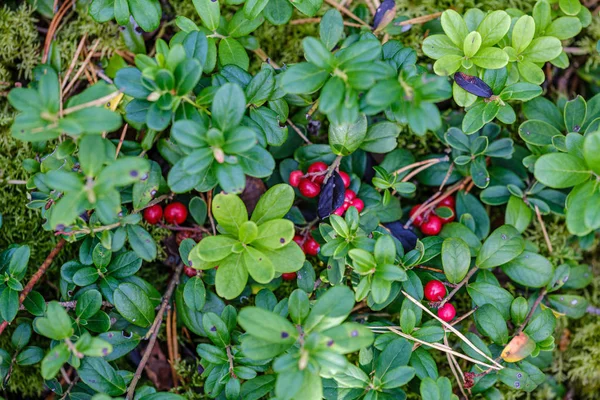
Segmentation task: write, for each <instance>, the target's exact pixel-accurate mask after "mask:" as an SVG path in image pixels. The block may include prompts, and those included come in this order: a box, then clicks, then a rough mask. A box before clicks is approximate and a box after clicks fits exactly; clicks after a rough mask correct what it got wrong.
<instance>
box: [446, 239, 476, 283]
mask: <svg viewBox="0 0 600 400" xmlns="http://www.w3.org/2000/svg"><path fill="white" fill-rule="evenodd" d="M470 264H471V252H470V251H469V246H468V245H467V244H466V243H465V242H464V240H462V239H459V238H448V239H444V242H443V244H442V265H443V266H444V273H445V274H446V278H447V279H448V282H450V283H459V282H460V281H462V280H463V278H464V277H465V276H466V275H467V272H468V271H469V265H470Z"/></svg>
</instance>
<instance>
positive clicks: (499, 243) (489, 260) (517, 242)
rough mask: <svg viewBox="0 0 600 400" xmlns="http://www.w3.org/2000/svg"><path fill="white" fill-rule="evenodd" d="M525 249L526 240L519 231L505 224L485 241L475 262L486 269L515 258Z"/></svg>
mask: <svg viewBox="0 0 600 400" xmlns="http://www.w3.org/2000/svg"><path fill="white" fill-rule="evenodd" d="M524 249H525V241H524V240H523V238H522V237H521V234H520V233H519V231H517V230H516V229H515V228H514V227H513V226H511V225H503V226H501V227H500V228H498V229H496V230H495V231H494V232H492V234H491V235H490V236H489V237H488V238H487V239H486V240H485V242H483V245H482V246H481V250H480V251H479V254H478V255H477V259H476V261H475V264H476V265H477V266H478V267H479V268H484V269H489V268H493V267H497V266H499V265H502V264H505V263H507V262H509V261H511V260H513V259H515V258H516V257H517V256H519V255H520V254H521V253H522V252H523V250H524Z"/></svg>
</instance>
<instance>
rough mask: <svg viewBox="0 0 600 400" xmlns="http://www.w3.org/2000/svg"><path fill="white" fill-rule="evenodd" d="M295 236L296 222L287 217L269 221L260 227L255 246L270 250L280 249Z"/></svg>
mask: <svg viewBox="0 0 600 400" xmlns="http://www.w3.org/2000/svg"><path fill="white" fill-rule="evenodd" d="M293 237H294V223H293V222H292V221H290V220H286V219H275V220H271V221H267V222H265V223H264V224H261V225H260V226H259V227H258V235H257V236H256V238H255V239H254V240H253V241H252V245H253V246H257V247H260V248H264V249H268V250H278V249H281V248H283V247H284V246H286V245H287V244H288V243H290V242H291V240H292V238H293Z"/></svg>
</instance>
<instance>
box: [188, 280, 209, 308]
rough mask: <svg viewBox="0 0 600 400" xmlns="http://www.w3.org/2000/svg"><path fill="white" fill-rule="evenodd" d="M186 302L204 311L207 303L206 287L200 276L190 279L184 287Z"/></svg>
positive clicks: (191, 306)
mask: <svg viewBox="0 0 600 400" xmlns="http://www.w3.org/2000/svg"><path fill="white" fill-rule="evenodd" d="M183 300H184V301H185V304H186V305H187V306H188V307H190V308H191V309H193V310H195V311H202V309H203V308H204V304H205V303H206V289H205V288H204V282H202V278H200V277H199V276H197V277H195V278H191V279H189V280H188V281H187V282H186V283H185V287H184V288H183Z"/></svg>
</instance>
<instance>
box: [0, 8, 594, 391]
mask: <svg viewBox="0 0 600 400" xmlns="http://www.w3.org/2000/svg"><path fill="white" fill-rule="evenodd" d="M56 3H60V1H59V2H55V4H56ZM62 3H63V6H61V8H60V10H67V6H64V4H67V3H68V2H62ZM83 3H86V4H85V5H83V4H82V5H81V6H82V7H84V8H83V10H84V11H83V12H86V13H89V15H91V16H92V18H94V19H95V20H96V21H98V22H102V23H106V24H109V25H111V24H114V22H112V21H113V19H114V20H116V23H117V24H119V25H121V26H123V27H124V30H123V32H124V33H123V34H124V35H126V32H127V29H128V28H126V27H125V26H127V27H131V26H132V24H133V23H135V24H137V26H138V28H141V29H142V30H143V31H145V32H146V33H145V34H144V38H145V39H146V43H145V46H141V45H140V43H137V44H136V43H133V42H131V41H130V42H129V48H128V49H127V50H124V49H113V50H115V54H114V55H112V56H111V55H110V52H109V53H107V54H103V55H102V57H104V56H106V59H105V60H103V63H102V64H100V63H98V64H96V63H95V62H90V60H91V59H92V58H94V57H95V56H96V53H95V49H96V48H95V47H94V48H91V49H87V50H86V53H84V54H88V55H87V56H86V58H85V61H84V62H83V63H82V64H81V63H79V62H78V56H79V53H80V52H81V51H82V48H83V47H84V44H85V37H84V39H83V40H82V41H81V45H80V46H79V48H78V49H77V52H76V54H75V56H74V58H73V60H72V62H71V64H70V65H69V66H68V67H67V68H65V67H66V65H63V64H61V63H60V59H61V54H60V50H58V47H52V46H57V43H56V42H55V41H54V37H53V36H52V34H51V29H48V32H49V33H48V37H47V41H48V47H47V48H46V49H45V52H44V57H43V62H42V63H40V65H39V66H37V67H36V68H35V70H34V73H33V75H32V77H31V80H30V81H29V82H27V84H26V85H22V87H17V88H14V89H12V90H11V91H10V93H8V101H9V102H10V104H11V105H12V107H13V108H14V112H15V113H16V118H15V120H14V123H13V124H12V127H11V132H12V135H13V137H14V138H16V139H18V140H20V141H23V142H27V143H28V146H30V147H28V151H29V150H30V151H31V157H30V158H28V159H26V160H25V161H24V162H23V168H24V170H25V171H26V172H27V173H28V174H29V177H28V179H27V180H26V182H25V187H26V189H27V195H28V200H29V202H28V203H27V207H29V208H30V209H33V210H35V212H37V213H39V215H40V216H41V218H42V219H43V221H44V222H43V224H42V226H41V227H40V228H41V229H39V232H38V233H37V234H38V235H40V236H41V235H46V236H55V237H56V246H55V248H54V249H53V250H52V251H51V252H50V254H48V255H47V258H46V259H45V261H44V262H43V264H42V265H41V266H39V268H38V269H37V270H36V269H35V268H34V266H32V265H30V264H31V262H30V261H29V260H30V255H31V253H32V252H35V251H36V249H35V247H33V246H32V245H26V244H19V243H7V244H2V251H1V252H0V276H1V277H3V279H1V280H0V322H1V324H0V334H3V335H6V336H7V338H8V337H10V340H8V339H7V340H5V341H2V343H3V346H4V348H3V349H0V378H1V385H2V387H3V388H5V389H6V388H10V380H11V377H12V376H13V374H14V371H15V370H17V369H20V368H28V367H29V366H31V365H39V368H38V369H36V370H35V371H36V373H39V374H41V377H42V378H43V379H44V382H45V383H44V385H45V386H44V388H43V389H42V388H40V389H39V391H40V392H42V391H52V392H54V393H55V394H56V396H61V398H62V399H93V400H105V399H111V398H114V399H123V398H125V399H127V400H133V399H136V400H176V399H202V398H216V399H227V400H235V399H245V400H246V399H254V400H258V399H261V398H276V399H278V400H292V399H296V400H313V399H314V400H318V399H322V398H325V399H332V400H333V399H365V400H372V399H404V398H407V397H409V396H410V397H411V398H416V397H417V396H421V398H423V399H426V400H435V399H442V398H444V399H458V398H459V397H464V398H469V397H470V396H482V398H500V397H501V392H503V391H504V392H506V393H510V395H509V397H510V398H512V397H517V396H519V395H520V394H518V393H514V392H516V391H525V392H532V391H534V390H536V388H538V387H540V386H543V387H544V389H543V390H545V391H554V390H555V389H556V388H555V387H554V386H552V385H548V384H546V383H545V382H546V381H547V375H549V374H550V373H551V372H552V365H551V363H552V352H553V350H554V348H555V343H556V342H557V339H558V336H557V334H558V332H557V326H561V323H562V322H561V320H564V319H567V318H581V317H582V316H583V315H584V314H585V313H586V310H587V309H588V305H589V301H588V296H586V295H585V293H582V292H581V289H583V288H585V287H586V286H587V285H589V284H590V283H591V281H592V273H591V271H590V269H589V268H588V267H587V265H585V264H583V263H580V260H581V258H582V257H581V254H582V249H592V248H593V246H594V244H595V243H597V240H596V237H597V233H598V232H600V190H599V188H600V130H599V129H600V95H596V96H594V97H591V98H590V99H589V100H587V101H586V99H585V98H584V97H583V96H581V95H574V94H573V92H572V91H566V90H565V91H563V92H560V93H556V92H555V91H554V90H552V89H553V86H552V85H553V83H552V82H553V77H555V76H557V74H561V72H560V69H561V68H562V69H564V68H567V67H568V66H569V63H570V56H569V54H570V53H572V48H570V47H569V45H570V44H572V42H570V39H572V38H574V37H575V36H577V35H578V34H579V33H580V31H581V30H582V29H583V28H585V27H587V26H588V25H589V24H590V23H591V13H590V11H589V10H588V9H587V8H586V7H585V6H583V5H582V4H580V2H579V1H578V0H560V1H554V0H538V1H537V2H536V3H535V5H533V6H532V7H529V8H527V9H523V10H519V9H515V8H509V9H506V10H498V9H490V8H489V7H487V8H485V9H477V8H473V9H468V10H465V12H464V13H463V14H462V15H461V13H459V12H458V11H456V10H453V9H448V10H444V11H443V12H440V13H436V14H431V15H419V16H416V17H415V18H412V19H406V18H404V17H405V16H403V15H402V12H398V11H397V10H396V6H395V3H394V2H393V1H390V0H385V1H384V2H382V3H381V5H379V1H376V2H374V3H376V5H377V8H376V7H375V5H374V4H373V2H371V1H370V0H369V1H365V2H364V4H362V3H361V2H356V4H354V3H352V4H350V3H349V2H341V3H338V2H336V1H335V0H326V2H325V3H327V5H325V6H324V5H323V2H322V1H320V0H297V1H287V0H246V1H243V0H241V1H238V0H226V1H223V0H194V1H193V6H194V9H195V10H196V11H197V15H191V14H189V13H187V14H186V15H185V16H184V15H179V16H174V15H173V13H172V11H173V10H172V9H170V8H168V12H167V10H165V12H164V14H163V9H165V8H167V7H166V5H167V2H158V1H156V0H143V1H142V0H135V1H134V0H115V1H112V0H111V1H109V0H92V1H91V2H90V1H88V2H83ZM87 3H89V4H87ZM358 3H361V4H358ZM161 4H162V8H161ZM294 8H295V9H297V10H298V11H299V12H301V13H302V14H304V15H306V16H309V17H314V16H318V17H315V18H311V19H308V20H306V19H302V20H294V21H291V22H289V21H290V19H291V18H292V15H293V13H294V12H295V11H294ZM65 12H66V11H58V12H57V14H56V15H55V17H54V18H53V20H52V23H51V25H50V26H51V27H52V30H55V29H56V26H55V25H58V23H59V22H60V20H61V18H63V17H64V13H65ZM297 21H300V22H297ZM288 22H289V23H290V26H292V25H297V24H300V23H309V24H315V27H316V25H317V24H318V30H315V31H314V36H306V37H304V38H303V39H302V46H301V53H302V54H297V57H296V59H297V60H299V61H298V62H294V63H289V64H287V65H281V66H280V65H279V63H278V60H274V59H271V58H269V56H268V55H267V54H265V51H264V50H263V49H262V48H261V43H260V41H259V40H257V39H256V38H255V37H253V36H250V35H251V34H252V33H253V32H257V31H258V30H259V29H266V28H265V25H267V26H268V25H269V24H273V25H282V24H287V23H288ZM420 24H427V35H426V38H424V40H423V41H422V43H418V48H412V47H411V46H412V45H411V44H410V42H408V41H405V40H404V39H405V37H404V36H403V33H404V31H405V30H406V29H413V28H414V29H418V28H417V26H418V25H420ZM277 39H278V43H280V44H279V45H280V46H281V47H285V46H287V44H286V42H285V40H284V39H285V38H277ZM413 44H414V43H413ZM51 47H52V48H51ZM144 47H147V48H148V49H149V51H148V52H147V54H146V52H145V51H143V50H144ZM117 50H118V53H117V52H116V51H117ZM134 53H135V54H134ZM117 57H118V58H117ZM428 57H429V58H431V59H433V60H435V61H434V62H433V63H432V61H431V60H430V59H429V58H428ZM301 58H303V59H304V60H305V61H300V59H301ZM261 60H262V63H261ZM577 62H580V61H579V60H578V61H577ZM76 68H77V72H76V73H75V74H74V75H73V76H72V73H73V71H74V70H75V69H76ZM0 72H1V71H0ZM560 79H563V77H561V76H560V75H559V77H558V78H556V79H555V80H560ZM88 81H89V82H88ZM592 90H597V87H596V88H595V89H592ZM585 93H588V90H587V89H586V92H585ZM569 98H571V100H569ZM552 215H555V216H558V217H563V218H562V219H561V218H554V217H552ZM534 216H535V223H532V221H534ZM7 217H10V215H7ZM0 222H1V220H0ZM550 223H551V224H552V225H550ZM560 224H565V226H566V229H568V231H569V232H570V234H572V237H570V238H569V242H568V246H571V247H573V248H574V249H577V250H573V252H568V251H563V250H562V249H557V248H556V246H558V245H559V244H558V243H554V242H553V240H554V239H553V235H552V233H553V232H552V231H551V229H558V228H556V227H557V226H561V225H560ZM3 229H4V228H3ZM560 245H564V244H563V243H561V244H560ZM575 252H576V255H573V253H575ZM59 253H60V254H61V255H62V256H64V257H65V259H64V262H63V263H62V265H61V266H58V265H53V264H56V263H57V257H58V256H59ZM156 271H159V273H158V274H157V273H156ZM152 272H154V273H152ZM156 275H160V276H161V277H160V278H156ZM166 275H170V276H169V277H167V278H166V277H165V276H166ZM42 281H45V283H44V284H42ZM163 323H164V324H165V325H166V327H165V329H164V331H163ZM163 332H166V333H164V334H163ZM163 345H164V346H163ZM163 347H164V348H166V349H167V350H166V351H167V355H165V353H164V351H165V350H164V349H163ZM156 360H159V361H156ZM161 360H162V361H161ZM165 360H167V361H168V362H165ZM158 362H162V363H163V364H164V365H163V367H164V368H163V369H158V370H157V369H156V368H157V367H156V366H153V363H155V364H156V363H158ZM190 370H191V372H190ZM142 382H143V384H141V383H142ZM552 393H558V392H552ZM11 395H15V396H18V394H17V393H12V394H11ZM556 396H557V397H558V394H557V395H556Z"/></svg>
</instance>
